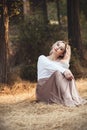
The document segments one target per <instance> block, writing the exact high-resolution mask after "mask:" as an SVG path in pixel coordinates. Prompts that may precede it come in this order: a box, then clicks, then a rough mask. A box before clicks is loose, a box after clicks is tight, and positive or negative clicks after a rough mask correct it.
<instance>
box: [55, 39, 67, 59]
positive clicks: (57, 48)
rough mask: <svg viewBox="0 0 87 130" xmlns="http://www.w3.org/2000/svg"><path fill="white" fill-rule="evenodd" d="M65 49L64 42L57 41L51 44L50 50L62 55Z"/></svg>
mask: <svg viewBox="0 0 87 130" xmlns="http://www.w3.org/2000/svg"><path fill="white" fill-rule="evenodd" d="M65 49H66V47H65V43H64V42H63V41H58V42H56V43H54V45H53V46H52V52H53V53H55V54H56V55H57V56H58V57H59V56H63V54H64V52H65Z"/></svg>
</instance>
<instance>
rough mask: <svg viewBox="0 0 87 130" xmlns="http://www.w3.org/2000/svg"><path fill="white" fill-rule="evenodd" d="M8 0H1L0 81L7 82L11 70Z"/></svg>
mask: <svg viewBox="0 0 87 130" xmlns="http://www.w3.org/2000/svg"><path fill="white" fill-rule="evenodd" d="M6 2H7V1H6V0H0V5H1V8H0V9H1V15H0V83H7V77H8V71H9V45H8V28H9V16H8V7H7V4H6Z"/></svg>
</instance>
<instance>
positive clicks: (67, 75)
mask: <svg viewBox="0 0 87 130" xmlns="http://www.w3.org/2000/svg"><path fill="white" fill-rule="evenodd" d="M63 74H64V76H65V78H66V79H68V80H72V79H74V76H73V74H72V72H71V71H70V70H66V71H65V72H64V73H63Z"/></svg>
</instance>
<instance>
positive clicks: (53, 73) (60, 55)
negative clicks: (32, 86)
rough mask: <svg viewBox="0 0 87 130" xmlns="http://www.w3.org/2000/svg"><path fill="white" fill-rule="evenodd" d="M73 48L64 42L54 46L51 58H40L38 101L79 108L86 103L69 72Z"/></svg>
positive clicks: (42, 56)
mask: <svg viewBox="0 0 87 130" xmlns="http://www.w3.org/2000/svg"><path fill="white" fill-rule="evenodd" d="M70 56H71V48H70V46H69V45H68V44H66V42H64V41H57V42H56V43H54V44H53V46H52V49H51V51H50V54H49V56H44V55H41V56H39V58H38V64H37V69H38V83H37V88H36V97H37V100H38V101H43V102H46V103H57V104H63V105H65V106H78V105H81V104H84V103H86V101H85V100H83V99H82V98H81V97H80V96H79V94H78V91H77V89H76V85H75V80H74V76H73V74H72V73H71V71H70V70H69V61H70Z"/></svg>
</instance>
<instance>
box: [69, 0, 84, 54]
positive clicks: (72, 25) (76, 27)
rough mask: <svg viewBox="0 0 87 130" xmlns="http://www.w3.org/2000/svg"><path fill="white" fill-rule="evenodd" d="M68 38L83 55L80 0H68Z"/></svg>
mask: <svg viewBox="0 0 87 130" xmlns="http://www.w3.org/2000/svg"><path fill="white" fill-rule="evenodd" d="M67 16H68V39H69V41H70V43H71V45H72V46H73V47H74V48H77V49H78V50H79V52H80V53H79V54H80V55H81V56H82V39H81V32H80V22H79V0H67Z"/></svg>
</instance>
